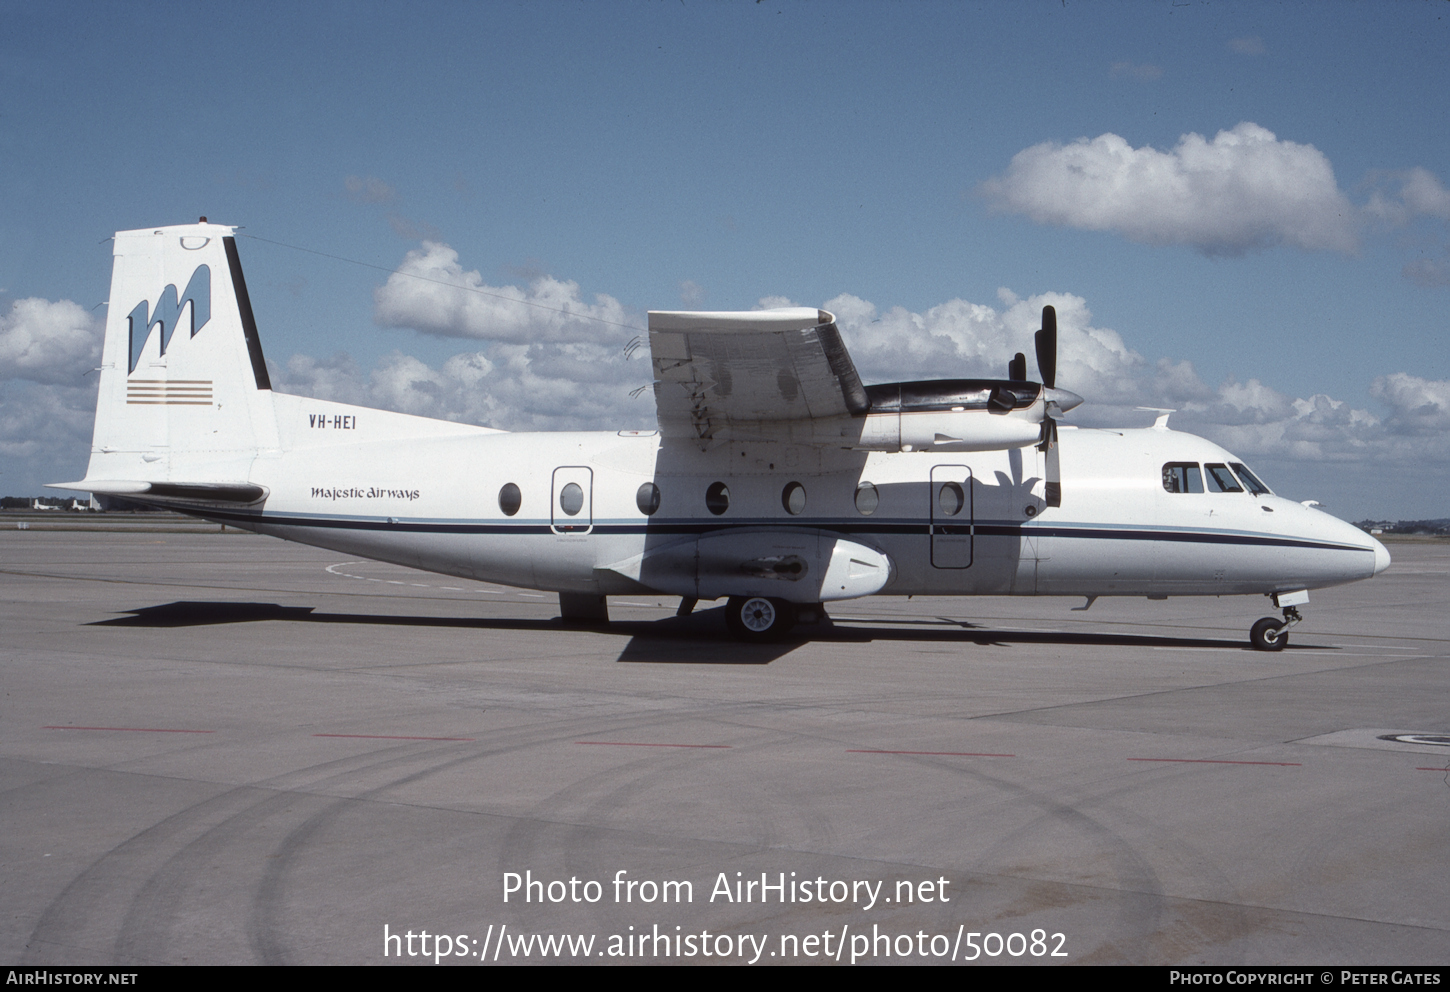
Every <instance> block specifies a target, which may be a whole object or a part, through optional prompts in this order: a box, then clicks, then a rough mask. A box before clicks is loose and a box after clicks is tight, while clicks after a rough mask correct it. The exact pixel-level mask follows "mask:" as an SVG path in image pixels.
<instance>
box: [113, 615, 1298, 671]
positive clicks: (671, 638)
mask: <svg viewBox="0 0 1450 992" xmlns="http://www.w3.org/2000/svg"><path fill="white" fill-rule="evenodd" d="M125 612H126V613H127V614H128V615H127V616H121V617H113V618H112V619H110V620H95V621H92V622H91V623H90V624H89V626H98V627H153V628H154V627H205V626H213V625H218V624H228V623H257V622H260V621H267V620H289V621H292V622H294V623H345V624H373V625H377V626H385V627H433V628H438V629H443V628H448V627H461V628H473V629H477V630H520V631H523V630H538V631H546V630H553V631H559V630H568V629H576V630H578V629H583V630H597V631H599V632H601V633H606V632H607V633H611V634H616V635H626V636H628V637H629V643H628V644H627V645H625V647H624V649H623V650H622V651H621V652H620V654H619V657H618V659H617V660H618V661H621V662H645V663H655V664H695V665H701V664H704V665H710V664H715V665H721V664H728V665H768V664H770V663H771V662H772V661H774V660H776V659H777V658H780V657H782V656H784V655H786V654H789V653H790V652H791V651H794V650H795V649H796V648H798V647H800V646H801V645H802V644H804V643H806V642H807V641H827V642H831V641H834V642H838V643H869V642H873V641H888V642H890V641H895V642H901V643H929V642H930V643H953V644H976V645H979V646H982V647H996V648H1011V647H1013V646H1014V645H1027V644H1060V645H1074V644H1075V645H1092V646H1098V647H1137V648H1145V647H1174V648H1221V649H1225V650H1244V651H1247V650H1250V647H1249V645H1248V644H1247V643H1246V642H1244V641H1239V640H1225V639H1222V638H1204V637H1173V636H1169V635H1162V634H1157V635H1143V634H1115V633H1092V632H1086V631H1082V632H1062V631H1031V630H999V629H993V628H991V627H988V626H984V625H981V624H974V623H970V622H968V621H965V620H954V619H950V618H947V617H920V618H909V619H885V618H873V619H871V620H869V621H865V620H861V621H857V620H849V621H844V622H842V623H832V622H830V621H827V622H824V623H819V624H809V625H803V626H801V627H798V628H797V629H796V630H795V631H793V632H792V635H791V636H789V637H787V638H785V639H784V640H782V641H779V642H776V643H767V644H745V643H741V642H739V641H736V640H734V639H733V638H730V637H729V636H728V635H726V633H725V621H724V616H723V612H724V608H723V607H717V608H715V609H707V610H698V611H696V612H695V613H692V614H690V615H689V616H684V617H680V616H674V617H667V618H665V619H661V620H615V621H613V622H611V623H609V624H608V625H607V626H606V625H602V624H578V623H567V624H566V623H565V622H564V621H563V620H561V619H559V618H557V617H556V618H553V619H549V620H538V619H518V618H506V617H497V618H494V617H427V616H380V615H377V614H368V613H318V612H316V611H315V609H314V608H313V607H311V606H281V605H279V604H277V603H233V602H196V601H186V600H182V601H178V602H174V603H164V604H162V605H160V606H144V607H141V608H140V609H136V610H127V611H125ZM847 624H849V625H847ZM1289 649H1290V650H1293V645H1290V647H1289ZM1317 650H1323V648H1318V649H1317Z"/></svg>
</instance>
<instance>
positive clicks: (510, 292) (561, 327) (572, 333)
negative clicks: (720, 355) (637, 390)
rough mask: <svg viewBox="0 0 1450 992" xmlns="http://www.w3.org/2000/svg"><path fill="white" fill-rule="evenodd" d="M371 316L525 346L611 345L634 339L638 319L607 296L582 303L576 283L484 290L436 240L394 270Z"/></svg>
mask: <svg viewBox="0 0 1450 992" xmlns="http://www.w3.org/2000/svg"><path fill="white" fill-rule="evenodd" d="M373 301H374V317H375V318H376V320H377V321H378V323H380V324H383V325H385V326H388V327H410V328H413V329H414V330H417V331H421V332H423V333H424V334H432V335H436V336H438V337H453V338H478V339H482V340H488V341H511V342H515V343H519V344H528V343H535V342H541V341H617V340H627V339H628V338H630V337H631V336H633V335H634V334H637V333H639V331H638V330H637V328H633V327H629V326H620V325H631V324H633V325H638V326H639V327H642V326H643V319H642V318H641V317H639V316H637V315H632V314H630V313H629V312H627V311H626V310H625V308H624V307H623V305H621V304H620V302H619V301H618V300H616V299H614V298H613V297H612V296H606V295H604V294H602V293H601V294H599V295H597V296H595V297H594V301H593V302H592V303H589V302H585V301H584V300H583V299H582V298H581V296H580V293H579V284H578V283H576V282H562V281H560V280H558V279H555V278H554V277H553V276H548V275H541V276H538V277H536V278H534V279H533V280H532V281H530V283H529V286H528V288H527V289H522V288H520V287H518V286H490V285H487V284H486V283H485V282H484V281H483V277H482V276H481V275H479V273H478V272H477V271H472V272H465V271H464V270H463V266H462V265H460V264H459V262H458V252H456V251H454V250H453V249H452V248H450V247H448V246H447V245H445V244H440V243H438V242H436V241H425V242H424V243H423V247H422V248H420V249H416V250H414V251H410V252H408V254H407V256H406V257H405V258H404V259H403V264H402V265H401V266H399V268H398V271H397V272H395V273H393V274H392V275H391V276H389V277H388V281H387V283H386V284H385V285H383V286H380V287H378V289H377V290H376V291H375V292H374V294H373Z"/></svg>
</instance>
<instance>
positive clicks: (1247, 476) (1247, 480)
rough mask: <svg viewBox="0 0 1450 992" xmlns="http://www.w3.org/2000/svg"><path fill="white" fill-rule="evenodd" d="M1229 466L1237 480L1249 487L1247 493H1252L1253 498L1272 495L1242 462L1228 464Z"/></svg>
mask: <svg viewBox="0 0 1450 992" xmlns="http://www.w3.org/2000/svg"><path fill="white" fill-rule="evenodd" d="M1229 464H1230V465H1232V466H1233V467H1234V471H1235V472H1237V473H1238V475H1239V478H1240V479H1242V480H1243V483H1244V485H1246V486H1248V487H1249V492H1251V493H1253V494H1254V495H1255V496H1266V495H1269V496H1271V495H1273V494H1272V493H1270V492H1269V487H1268V486H1266V485H1264V484H1263V483H1262V482H1260V481H1259V477H1258V476H1257V475H1255V474H1254V473H1252V472H1250V471H1249V467H1248V466H1247V465H1245V464H1244V463H1243V462H1229Z"/></svg>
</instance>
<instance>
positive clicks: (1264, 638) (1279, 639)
mask: <svg viewBox="0 0 1450 992" xmlns="http://www.w3.org/2000/svg"><path fill="white" fill-rule="evenodd" d="M1303 619H1304V618H1303V617H1301V616H1300V615H1299V611H1298V609H1296V608H1295V607H1292V606H1286V607H1284V619H1282V620H1280V619H1279V618H1278V617H1264V619H1262V620H1260V621H1258V622H1257V623H1255V624H1254V626H1253V627H1252V628H1251V629H1250V630H1249V643H1250V644H1252V645H1253V646H1254V649H1255V650H1258V651H1282V650H1284V645H1286V644H1288V643H1289V628H1290V627H1292V626H1294V625H1295V624H1296V623H1299V622H1300V621H1301V620H1303Z"/></svg>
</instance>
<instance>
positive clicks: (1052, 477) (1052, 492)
mask: <svg viewBox="0 0 1450 992" xmlns="http://www.w3.org/2000/svg"><path fill="white" fill-rule="evenodd" d="M1049 423H1051V421H1049ZM1052 433H1053V440H1054V441H1056V440H1057V436H1056V435H1057V425H1056V424H1053V425H1052ZM1057 451H1058V446H1057V445H1056V444H1053V445H1051V446H1049V447H1048V449H1047V454H1046V455H1045V456H1044V457H1043V459H1042V460H1043V462H1044V463H1045V468H1046V469H1047V482H1046V483H1045V484H1044V486H1043V493H1042V500H1043V502H1044V503H1046V504H1047V505H1048V506H1061V505H1062V465H1061V464H1060V463H1059V461H1058V454H1057Z"/></svg>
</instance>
